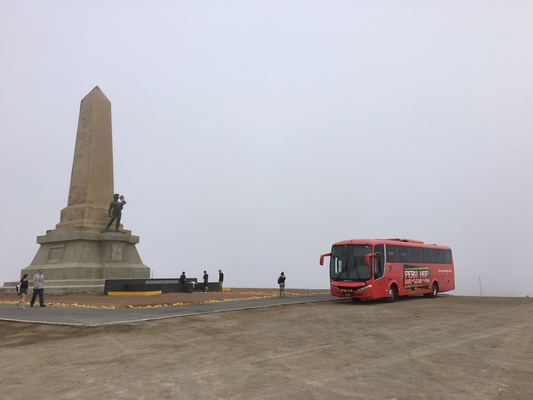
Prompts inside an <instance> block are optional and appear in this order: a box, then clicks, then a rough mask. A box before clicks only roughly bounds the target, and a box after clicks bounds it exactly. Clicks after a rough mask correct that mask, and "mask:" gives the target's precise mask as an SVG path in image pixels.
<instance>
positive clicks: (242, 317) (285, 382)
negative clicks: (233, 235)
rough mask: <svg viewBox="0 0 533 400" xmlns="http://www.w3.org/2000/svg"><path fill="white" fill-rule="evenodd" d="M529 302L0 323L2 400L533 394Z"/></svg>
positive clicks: (329, 306)
mask: <svg viewBox="0 0 533 400" xmlns="http://www.w3.org/2000/svg"><path fill="white" fill-rule="evenodd" d="M250 295H251V294H250ZM191 296H196V294H195V295H191ZM200 296H203V295H200ZM206 296H208V295H206ZM198 299H200V297H198ZM173 300H174V299H172V301H173ZM47 301H51V299H50V298H48V299H47ZM78 302H79V301H78ZM532 306H533V303H532V300H531V299H528V298H490V297H459V296H449V295H448V296H445V295H444V296H442V295H439V297H437V298H436V299H426V298H423V297H416V296H414V297H409V298H407V299H402V300H400V301H398V302H396V303H393V304H387V303H384V302H381V301H375V302H361V303H358V304H354V303H352V302H351V301H349V300H339V301H334V302H323V303H309V304H298V305H286V306H277V307H270V308H263V309H254V310H243V311H232V312H225V313H214V314H205V315H192V316H187V317H180V318H172V319H165V320H159V321H151V322H145V323H142V324H138V325H135V326H108V327H97V328H85V329H80V328H74V327H68V326H50V325H41V324H25V323H13V322H0V335H1V337H2V341H1V344H0V354H1V355H2V356H1V357H0V372H1V375H0V376H1V381H0V382H1V383H0V393H1V398H2V399H25V398H29V397H38V398H40V399H302V400H303V399H305V400H308V399H338V398H349V399H387V400H393V399H396V400H407V399H415V400H416V399H432V400H446V399H465V400H471V399H483V400H486V399H520V400H528V399H533V389H532V385H531V382H532V381H533V339H532V334H531V332H533V318H532V317H533V312H532Z"/></svg>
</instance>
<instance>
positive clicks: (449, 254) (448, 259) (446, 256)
mask: <svg viewBox="0 0 533 400" xmlns="http://www.w3.org/2000/svg"><path fill="white" fill-rule="evenodd" d="M442 252H443V253H444V264H451V263H452V251H451V250H442Z"/></svg>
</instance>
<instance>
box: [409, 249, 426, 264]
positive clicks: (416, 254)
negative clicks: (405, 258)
mask: <svg viewBox="0 0 533 400" xmlns="http://www.w3.org/2000/svg"><path fill="white" fill-rule="evenodd" d="M411 258H412V262H414V263H423V262H424V257H423V255H422V248H421V247H411Z"/></svg>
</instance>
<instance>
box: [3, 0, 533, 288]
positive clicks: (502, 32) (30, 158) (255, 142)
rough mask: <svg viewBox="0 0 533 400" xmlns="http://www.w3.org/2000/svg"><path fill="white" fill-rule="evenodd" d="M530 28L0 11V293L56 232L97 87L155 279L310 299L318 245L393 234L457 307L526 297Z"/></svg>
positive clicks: (388, 15) (532, 108)
mask: <svg viewBox="0 0 533 400" xmlns="http://www.w3.org/2000/svg"><path fill="white" fill-rule="evenodd" d="M531 21H533V3H532V2H529V1H456V2H454V1H433V2H419V1H398V2H396V1H395V2H392V1H381V2H378V1H278V2H276V1H255V2H249V1H204V2H199V1H180V2H176V1H149V2H148V1H78V2H69V1H46V2H41V1H24V2H15V1H1V2H0V76H2V83H3V84H2V90H1V91H0V132H1V135H0V140H1V146H0V168H1V174H0V185H1V187H2V196H0V209H1V210H2V211H1V213H0V246H1V247H0V249H1V253H2V260H1V262H0V281H1V282H3V281H10V280H15V279H17V278H18V277H19V273H20V270H21V269H22V268H24V267H26V266H28V265H29V264H30V262H31V260H32V258H33V256H34V255H35V253H36V251H37V248H38V245H37V244H36V243H35V240H36V236H38V235H44V234H45V233H46V230H49V229H53V228H54V227H55V224H57V223H58V222H59V211H60V210H61V209H62V208H64V207H65V206H66V203H67V197H68V189H69V183H70V173H71V167H72V158H73V153H74V143H75V138H76V129H77V121H78V113H79V106H80V101H81V99H82V98H83V97H84V96H85V95H86V94H87V93H89V92H90V91H91V90H92V89H93V88H94V86H97V85H98V86H99V87H100V88H101V89H102V91H103V92H104V94H105V95H106V96H107V97H108V98H109V100H110V101H111V104H112V113H113V143H114V168H115V191H116V192H118V193H121V194H124V195H125V197H126V200H127V201H128V204H127V206H126V207H125V209H124V213H123V223H124V227H125V228H126V229H131V230H132V231H133V234H136V235H139V236H140V238H141V243H140V244H139V245H138V250H139V253H140V255H141V258H142V259H143V262H144V263H145V264H146V265H148V266H149V267H150V268H152V270H153V274H154V277H175V276H179V274H180V273H181V271H183V270H185V271H186V272H187V275H188V276H191V277H194V276H196V277H200V276H201V273H202V271H203V270H204V269H206V270H208V272H209V273H210V274H211V275H212V276H215V275H216V272H217V270H218V269H219V268H222V270H224V272H225V273H226V280H227V285H229V286H237V287H274V286H275V285H276V279H277V276H278V274H279V272H281V271H284V272H285V273H286V275H287V278H288V279H287V285H288V287H298V288H328V285H329V280H328V271H327V267H325V266H324V267H320V266H319V264H318V259H319V256H320V254H322V253H327V252H329V250H330V247H331V244H332V243H333V242H336V241H339V240H344V239H352V238H388V237H402V238H411V239H417V240H423V241H425V242H426V243H437V244H441V245H447V246H450V247H451V248H452V250H453V255H454V261H455V267H456V282H457V284H456V287H457V289H456V291H455V293H456V294H471V295H477V294H479V277H481V281H482V284H483V294H484V295H503V294H506V295H511V294H514V295H519V296H523V295H527V294H529V295H533V290H531V289H530V282H531V281H532V280H533V269H532V268H531V267H530V265H529V260H528V256H527V255H528V254H529V249H530V247H531V243H532V241H533V231H532V228H531V227H532V226H533V212H532V206H531V205H532V200H533V188H532V183H533V182H532V178H533V157H532V156H531V153H532V144H533V143H532V142H533V113H532V112H533V75H532V71H533V51H532V49H533V25H532V24H531ZM110 200H111V199H110ZM45 274H46V273H45Z"/></svg>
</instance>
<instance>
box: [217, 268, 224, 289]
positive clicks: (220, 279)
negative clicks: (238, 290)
mask: <svg viewBox="0 0 533 400" xmlns="http://www.w3.org/2000/svg"><path fill="white" fill-rule="evenodd" d="M222 282H224V273H223V272H222V270H221V269H219V270H218V284H219V285H220V291H221V292H222Z"/></svg>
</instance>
